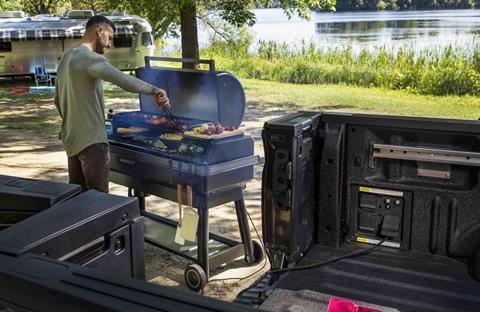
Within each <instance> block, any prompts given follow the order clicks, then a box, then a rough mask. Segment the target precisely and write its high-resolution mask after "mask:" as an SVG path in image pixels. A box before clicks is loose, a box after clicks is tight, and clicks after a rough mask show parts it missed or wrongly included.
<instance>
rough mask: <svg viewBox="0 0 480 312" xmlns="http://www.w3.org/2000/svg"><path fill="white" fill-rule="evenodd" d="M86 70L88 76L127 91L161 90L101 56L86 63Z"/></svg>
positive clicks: (155, 92)
mask: <svg viewBox="0 0 480 312" xmlns="http://www.w3.org/2000/svg"><path fill="white" fill-rule="evenodd" d="M87 71H88V74H89V75H90V76H92V77H95V78H100V79H103V80H105V81H108V82H111V83H113V84H114V85H117V86H119V87H120V88H122V89H123V90H125V91H128V92H132V93H140V94H148V95H155V94H157V93H160V92H161V91H162V89H160V88H158V87H156V86H154V85H151V84H149V83H146V82H145V81H143V80H140V79H138V78H136V77H133V76H130V75H127V74H125V73H123V72H121V71H120V70H118V69H117V68H115V67H114V66H112V65H111V64H110V63H108V61H107V60H106V59H105V58H103V57H99V58H97V59H95V60H94V61H92V62H91V63H90V64H88V65H87Z"/></svg>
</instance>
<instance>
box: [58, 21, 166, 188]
mask: <svg viewBox="0 0 480 312" xmlns="http://www.w3.org/2000/svg"><path fill="white" fill-rule="evenodd" d="M114 31H115V25H114V24H113V23H112V22H111V21H110V20H109V19H108V18H106V17H104V16H94V17H92V18H90V19H89V20H88V22H87V25H86V31H85V35H84V36H83V38H82V41H81V45H80V46H78V47H75V48H73V49H71V50H69V51H67V52H66V53H65V54H64V56H63V58H62V60H61V62H60V64H59V65H58V69H57V79H56V88H55V105H56V106H57V110H58V112H59V114H60V117H61V118H62V128H61V131H60V138H61V139H62V141H63V145H64V148H65V151H66V153H67V156H68V176H69V182H70V183H74V184H80V185H81V187H82V191H84V192H85V191H87V190H89V189H96V190H98V191H101V192H106V193H108V180H109V177H108V175H109V162H110V155H109V150H108V141H107V133H106V128H105V105H104V99H103V80H106V81H109V82H111V83H113V84H115V85H117V86H119V87H120V88H122V89H124V90H125V91H129V92H133V93H141V94H149V95H152V96H153V97H154V101H155V103H156V104H157V105H158V106H160V107H162V108H169V107H170V104H169V101H168V98H167V95H166V93H165V91H164V90H162V89H159V88H157V87H155V86H153V85H150V84H148V83H146V82H144V81H142V80H140V79H137V78H135V77H132V76H129V75H127V74H125V73H123V72H121V71H120V70H118V69H117V68H115V67H113V66H112V65H110V64H109V63H108V61H107V60H106V59H105V57H103V56H102V55H101V54H103V53H104V52H105V50H106V49H108V48H109V47H110V42H111V41H112V39H113V33H114Z"/></svg>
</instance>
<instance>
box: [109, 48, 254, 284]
mask: <svg viewBox="0 0 480 312" xmlns="http://www.w3.org/2000/svg"><path fill="white" fill-rule="evenodd" d="M151 61H162V62H177V63H178V62H180V63H204V64H207V65H208V66H209V69H208V70H187V69H179V68H166V67H154V66H152V65H151ZM136 74H137V77H139V78H140V79H142V80H144V81H147V82H149V83H151V84H153V85H156V86H158V87H160V88H162V89H164V90H166V92H167V94H168V97H169V99H170V102H171V103H172V108H171V110H172V115H170V116H168V115H166V114H165V113H164V112H163V111H162V110H161V109H159V108H158V107H157V106H156V105H155V103H154V102H153V99H152V97H151V96H146V95H141V96H140V110H139V111H133V112H122V113H117V114H115V115H114V116H113V119H112V127H111V133H110V134H109V143H110V153H111V163H110V179H111V181H112V182H114V183H117V184H121V185H124V186H127V187H128V188H129V195H130V196H136V197H138V198H139V201H140V206H141V209H142V213H143V215H144V216H145V217H146V221H145V222H146V223H145V225H146V229H145V240H146V241H147V242H148V243H151V244H153V245H156V246H159V247H162V248H165V249H167V250H169V251H171V252H174V253H176V254H179V255H181V256H184V257H186V258H187V259H189V260H191V261H192V262H194V264H192V265H189V266H188V267H187V268H186V269H185V281H186V283H187V285H188V286H189V287H190V288H191V289H192V290H196V291H198V290H200V289H202V288H203V286H204V285H205V283H206V282H207V281H208V277H209V271H210V270H211V269H214V268H217V267H219V266H220V265H222V264H223V263H226V262H229V261H231V260H233V259H235V258H238V257H240V256H242V255H244V256H245V261H246V262H248V263H253V262H256V261H261V260H262V258H263V249H262V247H261V245H260V244H259V243H257V242H256V241H254V242H252V239H251V237H250V229H249V225H248V219H247V212H246V209H245V203H244V200H243V189H244V188H245V185H246V183H247V181H249V180H250V179H252V178H253V166H254V165H255V164H257V163H258V157H257V156H255V155H254V153H253V152H254V151H253V147H254V144H253V139H252V138H251V137H249V136H246V135H244V134H243V133H242V132H241V131H238V130H236V129H238V127H239V126H240V124H241V122H242V120H243V116H244V111H245V94H244V91H243V88H242V86H241V84H240V82H239V81H238V80H237V79H236V78H235V77H234V76H233V75H231V74H229V73H226V72H217V71H215V66H214V62H213V61H211V60H192V59H175V58H158V57H146V58H145V67H143V68H140V69H138V70H137V72H136ZM214 123H220V124H221V125H223V126H225V127H226V129H228V130H232V131H224V132H223V133H221V134H215V135H202V134H199V133H197V132H195V131H194V129H195V128H197V130H198V127H200V125H203V127H207V125H208V126H210V127H214ZM179 185H180V186H181V189H182V192H181V200H182V202H184V203H185V202H187V200H186V199H187V197H186V189H187V186H188V187H189V188H190V187H191V189H192V193H193V207H194V208H196V209H197V211H198V214H199V222H198V223H199V224H198V232H197V240H196V242H192V243H189V242H186V244H185V245H179V244H176V243H175V242H174V237H175V231H176V226H177V222H175V221H173V220H170V219H167V218H165V217H162V216H160V215H156V214H153V213H150V212H148V211H146V210H145V196H147V195H148V194H151V195H155V196H158V197H161V198H165V199H168V200H171V201H177V200H178V198H177V186H179ZM232 201H233V202H234V203H235V209H236V213H237V218H238V225H239V229H240V234H241V238H242V242H241V243H239V242H236V241H232V240H230V239H227V238H225V237H221V236H218V235H214V234H212V233H209V229H208V228H209V222H208V211H209V209H210V208H213V207H216V206H219V205H222V204H225V203H229V202H232Z"/></svg>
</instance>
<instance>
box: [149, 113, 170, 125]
mask: <svg viewBox="0 0 480 312" xmlns="http://www.w3.org/2000/svg"><path fill="white" fill-rule="evenodd" d="M167 122H168V121H167V118H165V117H159V118H157V116H155V115H154V116H153V117H152V118H150V119H146V120H145V123H148V124H151V125H163V124H166V123H167Z"/></svg>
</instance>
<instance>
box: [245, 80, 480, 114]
mask: <svg viewBox="0 0 480 312" xmlns="http://www.w3.org/2000/svg"><path fill="white" fill-rule="evenodd" d="M241 82H242V84H243V86H244V88H245V92H246V97H247V101H248V102H249V104H250V105H255V106H258V107H259V108H262V109H268V108H278V109H284V110H287V111H296V110H315V111H324V110H325V111H326V110H342V111H348V112H363V113H368V114H386V115H403V116H425V117H441V118H459V119H478V118H479V117H480V97H478V96H426V95H416V94H412V93H410V92H406V91H396V90H384V89H379V88H362V87H351V86H339V85H298V84H288V83H279V82H269V81H260V80H249V79H244V80H241ZM247 109H248V108H247Z"/></svg>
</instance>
